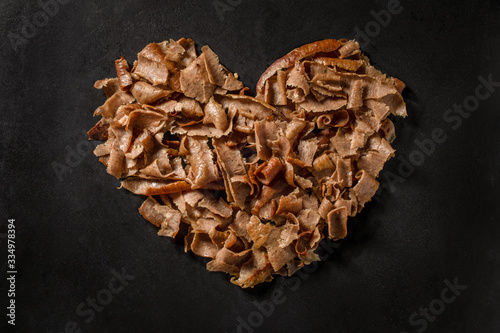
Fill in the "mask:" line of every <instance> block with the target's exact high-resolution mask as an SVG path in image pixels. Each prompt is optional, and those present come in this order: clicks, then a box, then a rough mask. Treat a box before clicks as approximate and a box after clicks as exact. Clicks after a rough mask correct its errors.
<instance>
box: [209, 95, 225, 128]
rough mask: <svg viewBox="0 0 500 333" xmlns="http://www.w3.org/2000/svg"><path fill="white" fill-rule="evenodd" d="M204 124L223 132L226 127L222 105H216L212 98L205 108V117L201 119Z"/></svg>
mask: <svg viewBox="0 0 500 333" xmlns="http://www.w3.org/2000/svg"><path fill="white" fill-rule="evenodd" d="M203 123H204V124H214V125H215V128H217V129H219V130H221V131H225V130H226V129H227V126H228V121H227V115H226V112H225V111H224V109H223V108H222V105H220V104H219V103H217V102H216V101H215V100H214V98H213V97H211V98H210V101H209V102H208V103H207V105H206V106H205V117H204V118H203Z"/></svg>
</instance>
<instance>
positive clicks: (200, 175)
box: [186, 137, 219, 189]
mask: <svg viewBox="0 0 500 333" xmlns="http://www.w3.org/2000/svg"><path fill="white" fill-rule="evenodd" d="M186 143H187V144H186V148H187V149H188V151H189V154H188V155H187V158H188V160H189V164H190V165H191V170H190V172H189V175H188V179H189V181H190V182H191V183H192V188H193V189H197V188H203V186H205V185H206V184H208V183H211V182H214V181H216V180H218V179H219V175H218V172H217V166H216V165H215V162H214V155H213V153H212V151H211V149H210V148H209V147H208V143H207V139H206V138H203V137H187V139H186Z"/></svg>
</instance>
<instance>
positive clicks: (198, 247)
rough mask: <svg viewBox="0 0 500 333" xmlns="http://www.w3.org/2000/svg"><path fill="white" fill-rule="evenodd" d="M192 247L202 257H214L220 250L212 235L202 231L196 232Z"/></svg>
mask: <svg viewBox="0 0 500 333" xmlns="http://www.w3.org/2000/svg"><path fill="white" fill-rule="evenodd" d="M190 249H191V251H193V253H194V254H197V255H199V256H200V257H205V258H212V259H213V258H215V256H216V255H217V252H218V249H217V246H216V245H215V244H214V243H213V242H212V239H210V236H209V235H207V234H205V233H201V232H195V233H194V237H193V241H192V242H191V244H190Z"/></svg>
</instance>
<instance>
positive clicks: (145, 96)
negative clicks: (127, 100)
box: [130, 81, 174, 104]
mask: <svg viewBox="0 0 500 333" xmlns="http://www.w3.org/2000/svg"><path fill="white" fill-rule="evenodd" d="M130 92H131V93H132V95H134V97H135V99H136V100H137V101H138V102H139V103H142V104H150V103H153V102H156V101H157V100H159V99H160V98H164V97H167V96H169V95H171V94H172V93H173V92H174V91H173V90H164V89H160V88H157V87H153V86H152V85H150V84H149V83H147V82H143V81H139V82H136V83H134V85H132V88H130Z"/></svg>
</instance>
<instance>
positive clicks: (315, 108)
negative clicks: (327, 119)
mask: <svg viewBox="0 0 500 333" xmlns="http://www.w3.org/2000/svg"><path fill="white" fill-rule="evenodd" d="M346 103H347V101H346V99H344V98H334V97H328V98H325V99H323V100H322V101H317V100H315V99H314V98H313V97H310V96H308V97H307V98H306V99H305V101H304V102H302V103H299V105H300V107H302V108H304V110H306V111H308V112H325V111H332V110H338V109H340V108H343V107H344V106H345V105H346Z"/></svg>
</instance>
